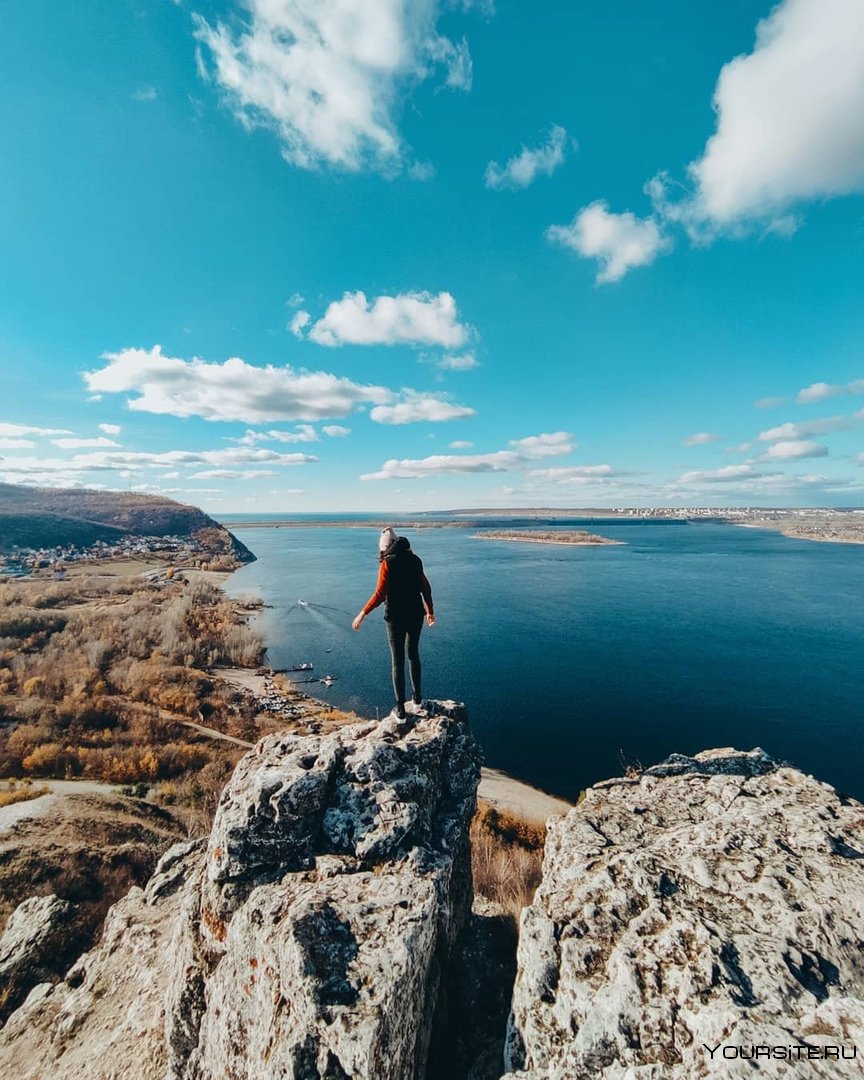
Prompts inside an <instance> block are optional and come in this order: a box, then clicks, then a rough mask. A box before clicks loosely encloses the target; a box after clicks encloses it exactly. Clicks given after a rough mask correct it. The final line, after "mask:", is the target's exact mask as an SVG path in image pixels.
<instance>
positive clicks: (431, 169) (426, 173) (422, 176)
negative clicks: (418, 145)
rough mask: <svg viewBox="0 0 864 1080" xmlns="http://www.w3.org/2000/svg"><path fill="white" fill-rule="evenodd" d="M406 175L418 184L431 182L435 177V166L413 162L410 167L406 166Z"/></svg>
mask: <svg viewBox="0 0 864 1080" xmlns="http://www.w3.org/2000/svg"><path fill="white" fill-rule="evenodd" d="M408 175H409V176H410V177H411V179H412V180H419V181H420V183H425V182H426V181H427V180H431V179H432V178H433V176H434V175H435V166H434V165H433V164H432V162H431V161H415V162H414V163H413V164H412V165H409V166H408Z"/></svg>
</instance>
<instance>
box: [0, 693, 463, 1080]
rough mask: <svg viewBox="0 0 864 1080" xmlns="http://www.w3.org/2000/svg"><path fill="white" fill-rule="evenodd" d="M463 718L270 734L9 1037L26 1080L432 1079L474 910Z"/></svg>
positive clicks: (436, 711) (0, 1047) (3, 1049)
mask: <svg viewBox="0 0 864 1080" xmlns="http://www.w3.org/2000/svg"><path fill="white" fill-rule="evenodd" d="M479 772H480V769H479V755H478V751H477V748H476V745H475V743H474V741H473V739H472V737H471V735H470V734H469V732H468V727H467V719H466V716H465V711H464V708H462V707H461V706H459V705H456V704H454V703H452V702H427V703H426V704H425V707H424V710H423V712H422V713H421V714H420V715H415V716H409V717H408V718H407V719H406V720H402V721H399V720H396V719H392V720H391V719H388V720H386V721H384V722H382V723H380V724H374V723H361V724H354V725H351V726H350V727H346V728H342V729H340V730H339V731H338V732H334V733H332V734H330V735H325V736H305V737H299V736H295V735H291V734H285V733H280V734H277V735H272V736H268V737H267V738H265V739H263V740H262V741H261V742H260V743H258V745H257V746H256V747H255V748H254V749H253V750H252V751H250V753H248V754H247V755H246V756H245V757H244V758H243V759H242V760H241V762H240V763H239V764H238V766H237V769H236V770H235V773H234V775H233V777H232V779H231V781H230V782H229V784H228V786H227V787H226V789H225V791H224V792H223V795H222V798H221V800H220V804H219V807H218V810H217V813H216V818H215V820H214V824H213V828H212V831H211V833H210V836H209V837H208V838H205V839H203V840H201V841H196V842H190V843H186V844H181V845H177V846H176V847H174V848H172V849H171V850H170V851H169V852H168V853H167V854H166V855H165V856H164V857H163V859H162V861H161V862H160V864H159V866H158V867H157V870H156V873H155V874H154V876H153V878H152V879H151V880H150V882H149V883H148V884H147V887H146V889H145V890H141V889H137V888H136V889H133V890H132V891H131V892H130V894H129V895H128V896H127V897H125V898H124V899H123V900H122V901H120V902H119V903H118V904H116V905H115V906H114V907H113V908H112V909H111V911H110V912H109V915H108V918H107V920H106V924H105V932H104V935H103V939H102V941H101V942H100V944H99V945H98V946H97V947H96V948H95V949H93V950H92V951H91V952H90V953H87V954H85V955H84V956H82V957H81V958H80V959H79V961H78V962H77V963H76V964H75V966H74V967H73V969H72V970H71V971H70V972H69V973H68V974H67V976H66V979H65V981H64V982H62V983H60V984H58V985H57V986H54V987H51V986H48V985H42V986H38V987H36V989H35V990H33V991H32V992H31V994H30V996H29V997H28V999H27V1001H26V1002H25V1003H24V1004H23V1005H22V1006H21V1008H19V1009H18V1010H17V1011H16V1012H15V1013H13V1014H12V1016H11V1018H10V1020H9V1022H8V1023H7V1025H6V1027H5V1028H4V1029H3V1031H2V1032H0V1074H2V1075H4V1076H7V1075H8V1076H15V1077H16V1078H18V1080H37V1078H45V1077H48V1076H50V1077H52V1080H55V1078H56V1080H80V1078H81V1077H84V1076H86V1077H87V1078H88V1080H115V1078H118V1080H119V1078H120V1077H123V1078H124V1080H157V1078H158V1080H164V1078H166V1077H167V1078H171V1080H241V1078H242V1080H258V1078H261V1080H265V1078H271V1077H272V1078H276V1077H279V1078H284V1080H290V1078H297V1080H301V1078H302V1080H312V1078H316V1077H320V1078H327V1080H343V1078H348V1077H359V1078H370V1080H391V1078H392V1080H411V1078H414V1077H417V1078H419V1077H422V1076H423V1075H424V1072H425V1067H426V1061H427V1058H428V1055H429V1052H430V1041H432V1040H433V1039H434V1038H435V1032H436V1028H437V1021H436V1017H437V1014H438V1011H439V1008H440V1006H441V1004H442V999H443V996H444V993H445V988H446V985H447V977H446V976H447V970H448V966H449V961H450V953H451V950H452V949H453V946H454V943H455V941H456V939H457V937H458V935H459V933H460V931H461V929H462V927H463V926H464V924H465V922H466V920H467V918H468V916H469V912H470V908H471V870H470V858H469V848H468V828H469V824H470V820H471V817H472V815H473V813H474V809H475V805H476V789H477V783H478V780H479Z"/></svg>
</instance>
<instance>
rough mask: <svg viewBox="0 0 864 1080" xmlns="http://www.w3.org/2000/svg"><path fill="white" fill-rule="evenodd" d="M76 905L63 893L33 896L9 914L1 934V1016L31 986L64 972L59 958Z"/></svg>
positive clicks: (19, 999) (17, 1001)
mask: <svg viewBox="0 0 864 1080" xmlns="http://www.w3.org/2000/svg"><path fill="white" fill-rule="evenodd" d="M73 911H74V907H73V905H72V904H70V903H69V902H68V901H67V900H61V899H60V897H59V896H53V895H51V896H31V897H29V898H28V899H27V900H24V901H23V902H22V903H20V904H19V905H18V907H17V908H15V910H14V911H13V912H12V914H11V915H10V916H9V920H8V921H7V923H6V929H5V930H4V931H3V936H2V937H0V987H2V988H3V1000H2V1002H0V1019H2V1018H3V1017H4V1016H5V1015H6V1013H7V1012H8V1011H9V1010H10V1009H12V1008H14V1007H15V1006H16V1005H17V1004H18V1003H19V1002H20V1001H21V999H22V998H23V997H24V995H25V994H26V992H27V991H28V990H30V988H31V987H33V986H35V985H36V984H37V983H39V982H44V981H45V980H46V979H50V978H51V977H52V976H54V977H57V976H59V975H60V974H61V972H60V971H58V970H57V967H56V962H57V960H58V959H59V958H60V957H61V956H62V954H63V939H64V937H65V936H66V935H67V933H68V923H69V919H70V917H71V915H72V913H73Z"/></svg>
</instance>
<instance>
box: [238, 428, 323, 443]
mask: <svg viewBox="0 0 864 1080" xmlns="http://www.w3.org/2000/svg"><path fill="white" fill-rule="evenodd" d="M230 441H231V442H236V443H239V445H240V446H254V445H255V444H256V443H260V442H281V443H308V442H318V434H317V432H316V431H315V428H313V427H312V425H311V424H301V425H300V426H299V427H298V428H297V429H296V431H247V432H246V434H245V435H242V436H240V438H237V439H231V440H230Z"/></svg>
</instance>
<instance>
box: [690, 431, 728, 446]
mask: <svg viewBox="0 0 864 1080" xmlns="http://www.w3.org/2000/svg"><path fill="white" fill-rule="evenodd" d="M719 441H720V436H719V435H712V434H711V432H710V431H697V432H696V434H695V435H688V436H687V438H686V439H682V440H681V445H682V446H704V445H705V444H706V443H712V442H719Z"/></svg>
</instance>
